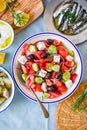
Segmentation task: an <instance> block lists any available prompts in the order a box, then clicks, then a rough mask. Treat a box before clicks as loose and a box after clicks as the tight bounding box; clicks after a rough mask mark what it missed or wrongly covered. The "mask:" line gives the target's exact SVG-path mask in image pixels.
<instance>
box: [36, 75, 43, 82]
mask: <svg viewBox="0 0 87 130" xmlns="http://www.w3.org/2000/svg"><path fill="white" fill-rule="evenodd" d="M42 82H43V79H42V77H40V76H37V77H35V83H37V84H42Z"/></svg>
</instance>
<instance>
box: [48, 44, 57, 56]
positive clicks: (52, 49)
mask: <svg viewBox="0 0 87 130" xmlns="http://www.w3.org/2000/svg"><path fill="white" fill-rule="evenodd" d="M48 53H49V54H55V53H57V47H56V46H54V45H50V46H49V48H48Z"/></svg>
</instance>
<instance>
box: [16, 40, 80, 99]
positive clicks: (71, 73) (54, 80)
mask: <svg viewBox="0 0 87 130" xmlns="http://www.w3.org/2000/svg"><path fill="white" fill-rule="evenodd" d="M18 62H19V63H20V66H21V71H22V74H21V78H22V80H23V81H24V82H25V84H26V86H27V87H31V88H32V89H33V91H34V92H35V93H36V94H37V95H38V96H39V95H40V97H42V98H43V99H44V98H57V97H59V96H61V95H62V94H65V93H66V92H67V90H68V89H69V88H71V87H72V85H73V83H74V82H75V80H76V78H77V76H78V75H77V73H76V68H77V63H76V61H75V58H74V51H73V50H70V49H68V48H66V47H65V46H64V44H63V42H62V41H58V40H56V39H47V40H41V41H37V42H35V43H33V44H32V43H25V44H24V45H23V46H22V52H21V56H20V57H19V59H18Z"/></svg>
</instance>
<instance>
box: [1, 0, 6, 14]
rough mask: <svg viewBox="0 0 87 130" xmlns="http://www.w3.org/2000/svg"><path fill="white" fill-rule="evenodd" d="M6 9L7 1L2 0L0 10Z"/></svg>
mask: <svg viewBox="0 0 87 130" xmlns="http://www.w3.org/2000/svg"><path fill="white" fill-rule="evenodd" d="M5 9H6V2H5V0H0V12H2V11H4V10H5Z"/></svg>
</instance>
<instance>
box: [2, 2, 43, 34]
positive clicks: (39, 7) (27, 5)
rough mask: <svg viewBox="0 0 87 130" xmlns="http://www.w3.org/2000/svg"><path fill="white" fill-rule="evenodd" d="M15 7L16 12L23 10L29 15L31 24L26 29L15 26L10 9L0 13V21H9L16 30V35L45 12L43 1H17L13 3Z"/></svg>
mask: <svg viewBox="0 0 87 130" xmlns="http://www.w3.org/2000/svg"><path fill="white" fill-rule="evenodd" d="M13 5H14V6H15V7H14V9H15V11H17V10H22V11H24V12H25V13H28V14H29V16H30V20H29V22H28V23H27V24H26V25H25V26H24V27H20V28H19V27H16V26H14V24H13V18H12V14H11V12H10V11H9V9H6V10H5V11H4V12H1V13H0V19H1V20H5V21H7V22H8V23H9V24H10V25H11V26H12V27H13V29H14V32H15V34H16V33H18V32H20V31H21V30H22V29H24V28H25V27H27V26H28V25H29V24H31V23H32V22H33V21H34V20H36V19H37V18H38V17H39V16H40V15H41V14H42V13H43V11H44V7H43V3H42V0H16V2H14V3H13Z"/></svg>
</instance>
